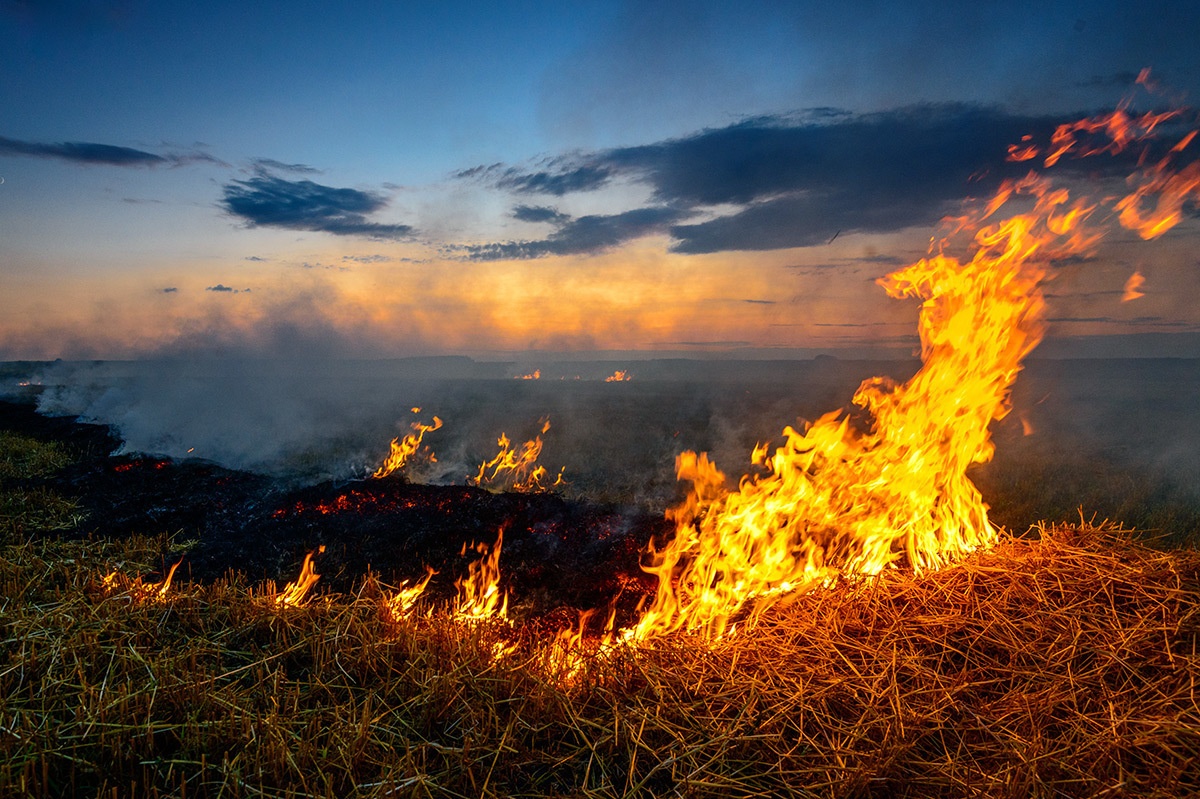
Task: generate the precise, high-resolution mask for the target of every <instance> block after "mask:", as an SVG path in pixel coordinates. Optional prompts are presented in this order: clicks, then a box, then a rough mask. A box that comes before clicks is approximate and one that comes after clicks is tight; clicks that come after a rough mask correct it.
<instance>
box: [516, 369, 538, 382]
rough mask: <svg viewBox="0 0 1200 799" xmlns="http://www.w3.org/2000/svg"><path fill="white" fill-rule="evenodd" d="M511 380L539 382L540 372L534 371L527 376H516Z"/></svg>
mask: <svg viewBox="0 0 1200 799" xmlns="http://www.w3.org/2000/svg"><path fill="white" fill-rule="evenodd" d="M513 379H514V380H541V379H542V370H541V369H534V370H533V371H532V372H530V373H529V374H527V375H517V376H516V377H515V378H513Z"/></svg>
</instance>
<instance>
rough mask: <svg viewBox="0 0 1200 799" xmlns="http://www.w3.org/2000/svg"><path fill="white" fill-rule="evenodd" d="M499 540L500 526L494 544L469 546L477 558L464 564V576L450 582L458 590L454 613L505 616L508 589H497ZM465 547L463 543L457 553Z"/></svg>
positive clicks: (468, 616)
mask: <svg viewBox="0 0 1200 799" xmlns="http://www.w3.org/2000/svg"><path fill="white" fill-rule="evenodd" d="M503 543H504V528H501V529H500V532H499V535H497V537H496V543H495V544H494V545H492V546H488V545H487V544H484V543H477V544H475V545H474V546H472V547H470V549H472V550H474V551H475V552H477V553H478V554H479V555H480V558H479V559H478V560H475V561H473V562H472V563H471V565H470V566H468V567H467V576H466V577H463V578H462V579H459V580H455V581H454V587H455V589H457V591H458V601H457V607H456V608H455V611H454V615H455V616H457V617H459V618H463V619H476V620H478V619H490V618H500V619H506V618H508V592H507V591H504V592H502V591H501V590H500V547H501V545H503ZM467 549H468V547H467V545H466V544H463V548H462V551H461V552H459V555H466V554H467Z"/></svg>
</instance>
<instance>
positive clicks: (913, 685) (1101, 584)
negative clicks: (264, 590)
mask: <svg viewBox="0 0 1200 799" xmlns="http://www.w3.org/2000/svg"><path fill="white" fill-rule="evenodd" d="M163 543H164V542H163V541H161V540H154V539H145V538H136V537H135V538H131V539H130V540H128V541H123V542H109V541H98V542H66V541H61V542H29V543H24V544H16V545H9V546H6V547H5V548H4V550H3V553H2V557H0V606H2V607H3V608H4V612H3V621H2V626H3V629H2V631H0V641H2V650H0V651H2V652H3V654H2V660H0V764H2V765H0V793H2V794H4V795H28V796H42V795H60V794H63V793H67V794H70V793H77V794H79V795H96V794H98V793H104V794H105V795H107V794H108V793H109V792H111V791H112V790H113V789H116V791H117V795H121V796H135V797H141V796H162V795H185V793H186V795H187V796H217V795H221V796H325V795H334V796H348V797H349V796H430V795H432V796H455V795H469V796H514V795H524V796H550V795H563V794H570V795H577V796H629V795H634V796H638V795H640V796H661V795H714V796H718V795H719V796H749V795H778V796H786V795H793V796H821V797H840V796H891V795H900V794H909V795H921V796H964V795H979V796H1013V797H1017V796H1020V797H1025V796H1051V795H1053V796H1096V795H1121V794H1128V795H1139V796H1164V797H1165V796H1180V795H1188V794H1191V793H1195V792H1197V791H1200V775H1198V774H1197V772H1196V770H1195V768H1194V763H1195V762H1196V760H1197V758H1200V707H1198V706H1197V701H1196V693H1195V681H1196V678H1197V675H1198V674H1200V654H1198V652H1197V642H1198V640H1200V554H1197V553H1196V552H1188V551H1172V552H1159V551H1155V550H1153V549H1150V548H1148V547H1146V546H1144V545H1141V544H1138V543H1135V542H1134V541H1133V540H1132V538H1131V537H1130V535H1129V534H1128V533H1125V532H1122V531H1120V530H1118V529H1115V528H1112V527H1103V526H1102V527H1090V526H1086V525H1083V526H1077V527H1059V528H1054V529H1050V530H1047V531H1045V532H1044V535H1043V538H1042V540H1040V541H1003V542H1002V543H1001V544H1000V545H999V546H998V547H997V548H996V549H994V550H993V551H991V552H986V553H976V554H974V555H972V556H970V557H969V558H967V559H966V560H964V561H963V562H962V563H960V564H956V565H953V566H950V567H948V568H946V569H943V570H941V571H939V572H937V573H934V574H929V575H925V576H923V577H921V578H920V579H917V578H915V577H913V576H912V575H911V574H907V573H905V572H903V571H888V572H886V573H884V574H883V575H881V576H879V577H877V578H872V579H867V580H861V581H857V582H852V583H850V582H847V583H843V584H841V585H839V586H837V587H835V588H833V589H828V590H819V591H813V592H810V593H807V594H799V595H796V596H793V597H791V598H789V600H788V601H787V602H786V603H781V604H779V605H777V606H775V607H774V608H772V609H771V610H769V611H768V612H767V613H765V614H764V615H763V616H762V618H761V619H760V620H759V623H758V625H757V626H756V628H755V629H754V631H753V634H752V635H751V634H742V633H738V634H735V635H732V636H727V637H726V638H724V639H722V640H720V641H718V642H715V643H705V642H704V641H703V640H701V639H700V638H699V637H695V636H688V635H672V636H665V637H662V638H657V639H654V640H653V641H651V642H648V643H646V644H643V645H642V646H639V647H632V646H626V645H619V646H617V647H614V648H613V649H611V650H610V651H609V652H608V654H607V655H606V656H604V657H598V658H590V659H587V660H586V661H585V662H584V663H583V664H582V666H581V668H580V669H579V672H578V673H577V674H576V675H575V678H574V679H572V680H571V681H570V682H569V683H563V682H562V681H560V680H558V679H556V678H555V676H554V675H553V674H551V673H548V672H546V671H545V670H543V669H541V668H539V666H538V663H539V662H540V661H539V656H540V653H541V652H542V650H543V649H544V647H545V646H546V644H547V642H548V641H549V640H550V639H551V638H552V637H553V636H552V633H549V631H545V630H542V629H540V628H538V627H537V626H536V625H531V624H524V625H520V624H518V625H508V624H499V623H496V624H489V623H479V624H469V625H467V624H462V623H459V622H458V621H456V620H455V619H454V618H453V617H452V616H451V615H449V614H437V613H434V614H414V615H411V616H409V617H406V618H401V619H394V618H393V619H386V618H385V617H384V614H382V613H381V610H380V603H381V599H382V597H384V596H386V592H385V591H384V590H383V589H381V588H380V587H378V586H377V585H375V584H374V582H373V580H371V579H368V580H367V581H366V582H365V583H364V584H363V586H362V588H361V589H360V590H359V591H358V592H357V593H356V594H354V595H350V596H337V595H325V596H324V601H321V602H314V603H309V604H307V605H305V606H302V607H296V608H288V609H287V610H286V612H281V611H280V610H279V609H276V608H271V607H269V606H267V605H265V604H264V603H262V602H261V601H259V600H258V598H257V597H256V596H255V593H254V591H252V590H251V587H250V586H247V585H246V584H245V583H243V582H242V581H241V580H240V579H239V578H236V577H234V578H232V579H229V580H224V581H219V582H217V583H214V584H212V585H208V586H200V585H196V584H192V583H188V582H187V581H186V580H180V579H179V578H178V577H177V578H176V582H175V584H173V585H172V590H171V593H170V594H169V595H168V598H167V601H165V602H155V603H133V604H131V603H129V602H128V601H125V600H122V599H121V598H120V597H109V596H107V595H106V594H105V592H104V590H103V586H102V578H103V576H104V574H106V573H107V571H108V567H109V565H110V564H111V563H113V562H115V561H122V562H125V563H126V564H127V567H126V568H127V569H128V570H130V571H132V570H133V565H134V564H136V563H137V562H139V559H141V562H144V563H148V562H152V561H153V559H154V558H155V557H156V556H157V553H158V552H161V549H162V545H163ZM87 564H94V566H88V565H87ZM548 633H549V634H548ZM497 643H505V644H509V645H512V646H513V647H514V649H513V651H512V653H511V654H509V655H507V656H506V657H504V658H502V659H499V660H498V659H496V658H495V657H494V651H495V647H496V645H497ZM1105 791H1108V793H1104V792H1105Z"/></svg>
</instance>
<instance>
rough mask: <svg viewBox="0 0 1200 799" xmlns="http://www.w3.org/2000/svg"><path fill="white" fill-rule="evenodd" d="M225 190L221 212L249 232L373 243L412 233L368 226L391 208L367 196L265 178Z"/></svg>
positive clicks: (240, 182) (407, 229)
mask: <svg viewBox="0 0 1200 799" xmlns="http://www.w3.org/2000/svg"><path fill="white" fill-rule="evenodd" d="M224 189H225V199H224V200H223V202H222V206H223V207H224V208H225V210H226V211H228V212H229V213H231V214H233V215H234V216H237V217H241V218H242V219H244V220H246V222H247V223H248V224H249V225H250V227H278V228H286V229H288V230H312V231H317V232H323V233H332V234H334V235H337V236H363V237H366V238H375V239H402V238H405V237H407V236H409V235H410V234H411V233H412V232H413V229H412V228H411V227H410V226H408V225H394V224H383V223H379V222H370V221H368V220H367V214H370V213H373V212H375V211H378V210H380V209H381V208H383V207H384V206H386V205H387V200H386V199H385V198H384V197H382V196H381V195H379V194H375V193H373V192H369V191H359V190H358V189H339V188H333V187H330V186H322V185H321V184H319V183H313V182H312V181H311V180H296V181H292V180H284V179H283V178H279V177H275V176H273V175H268V174H265V173H263V174H259V175H256V176H255V177H252V178H250V179H249V180H235V181H233V182H232V183H228V184H226V185H225V187H224Z"/></svg>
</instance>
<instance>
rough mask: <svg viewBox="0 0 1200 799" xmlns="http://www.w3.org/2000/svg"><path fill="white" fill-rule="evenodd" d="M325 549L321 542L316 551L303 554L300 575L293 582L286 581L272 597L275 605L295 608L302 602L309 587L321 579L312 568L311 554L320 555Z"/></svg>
mask: <svg viewBox="0 0 1200 799" xmlns="http://www.w3.org/2000/svg"><path fill="white" fill-rule="evenodd" d="M324 551H325V545H324V544H322V545H321V546H320V547H318V548H317V551H316V552H309V553H308V554H307V555H305V556H304V563H303V564H301V566H300V576H299V577H297V578H296V581H295V582H292V583H288V584H287V585H286V586H285V587H284V589H283V590H282V591H280V592H279V593H278V594H276V595H275V596H274V597H272V601H273V602H274V603H275V607H278V608H296V607H300V605H302V604H304V597H305V596H306V595H307V594H308V592H309V589H311V588H312V587H313V586H314V585H316V584H317V580H319V579H321V575H319V574H317V572H316V569H314V568H313V565H312V559H313V555H320V554H321V553H323V552H324Z"/></svg>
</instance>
